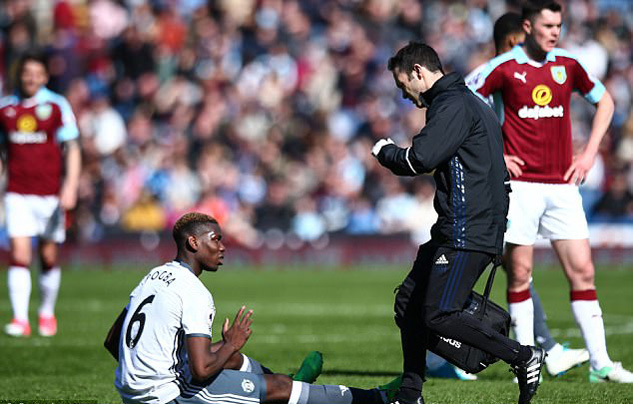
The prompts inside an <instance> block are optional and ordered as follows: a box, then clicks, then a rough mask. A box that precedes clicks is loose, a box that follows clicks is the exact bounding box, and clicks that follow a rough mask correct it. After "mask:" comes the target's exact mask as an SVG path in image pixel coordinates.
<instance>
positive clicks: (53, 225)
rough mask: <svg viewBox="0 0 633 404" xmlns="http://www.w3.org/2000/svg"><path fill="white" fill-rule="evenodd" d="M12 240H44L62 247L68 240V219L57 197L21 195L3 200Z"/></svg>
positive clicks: (8, 196)
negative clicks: (39, 238) (66, 224)
mask: <svg viewBox="0 0 633 404" xmlns="http://www.w3.org/2000/svg"><path fill="white" fill-rule="evenodd" d="M4 207H5V214H6V217H7V220H6V222H7V233H8V234H9V237H35V236H38V237H41V238H43V239H45V240H50V241H54V242H56V243H63V242H64V240H65V239H66V229H65V222H66V215H65V213H64V211H63V210H62V209H61V208H60V207H59V198H58V197H57V196H52V195H51V196H40V195H22V194H17V193H14V192H9V193H7V194H6V195H5V196H4Z"/></svg>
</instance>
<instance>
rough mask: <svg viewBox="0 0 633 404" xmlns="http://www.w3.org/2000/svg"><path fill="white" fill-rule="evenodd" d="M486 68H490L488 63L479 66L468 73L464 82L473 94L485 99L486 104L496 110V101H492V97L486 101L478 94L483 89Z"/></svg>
mask: <svg viewBox="0 0 633 404" xmlns="http://www.w3.org/2000/svg"><path fill="white" fill-rule="evenodd" d="M486 67H488V63H482V64H480V65H479V66H477V67H476V68H475V70H473V71H472V72H470V73H468V75H467V76H466V77H465V78H464V82H465V83H466V86H468V88H470V90H471V91H472V92H474V93H475V94H476V95H478V96H479V98H481V99H483V100H484V101H485V102H486V104H488V105H489V106H490V107H492V108H494V100H493V99H492V96H490V97H488V98H486V99H484V98H483V97H482V96H481V94H479V93H477V89H478V88H479V87H481V85H482V83H483V81H484V77H483V74H482V73H483V72H484V69H485V68H486Z"/></svg>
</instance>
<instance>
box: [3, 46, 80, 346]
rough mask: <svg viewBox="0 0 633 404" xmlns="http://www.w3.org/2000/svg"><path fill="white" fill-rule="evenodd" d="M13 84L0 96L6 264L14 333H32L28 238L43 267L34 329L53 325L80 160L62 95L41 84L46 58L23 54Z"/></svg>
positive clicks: (51, 331) (52, 330) (46, 332)
mask: <svg viewBox="0 0 633 404" xmlns="http://www.w3.org/2000/svg"><path fill="white" fill-rule="evenodd" d="M18 82H19V83H18V91H17V92H16V94H15V95H12V96H8V97H5V98H3V99H2V100H1V101H0V132H1V135H2V150H3V157H4V160H5V161H4V163H5V164H3V166H4V167H5V168H6V172H7V176H8V185H7V189H6V192H5V195H4V203H5V209H6V217H7V223H6V226H7V232H8V235H9V238H10V249H11V254H10V264H9V271H8V285H9V297H10V300H11V306H12V309H13V320H12V321H11V323H9V324H7V325H6V326H5V332H6V333H7V334H9V335H11V336H16V337H26V336H29V335H30V334H31V326H30V322H29V318H28V310H29V299H30V294H31V274H30V272H29V266H30V265H31V261H32V256H33V251H32V248H31V239H32V238H33V237H38V239H39V243H38V251H39V254H40V257H39V258H40V259H39V262H41V272H40V276H39V289H40V293H41V299H40V300H41V304H40V307H39V319H38V320H39V321H38V330H39V333H40V335H43V336H53V335H55V334H56V333H57V319H56V317H55V312H54V309H55V302H56V300H57V292H58V290H59V284H60V277H61V271H60V268H59V265H58V264H57V253H58V244H59V243H62V242H63V241H64V239H65V212H66V211H67V210H69V209H72V208H74V206H75V204H76V201H77V186H78V182H79V170H80V167H81V154H80V150H79V143H78V137H79V130H78V129H77V124H76V121H75V116H74V115H73V112H72V110H71V108H70V105H69V104H68V101H66V99H65V98H64V97H63V96H61V95H59V94H56V93H54V92H52V91H50V90H49V89H47V88H46V87H45V85H46V83H47V82H48V72H47V70H46V61H45V60H44V59H43V58H42V57H41V56H39V55H37V54H35V53H27V54H26V55H24V56H23V57H22V59H21V60H20V63H19V67H18Z"/></svg>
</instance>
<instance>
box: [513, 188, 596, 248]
mask: <svg viewBox="0 0 633 404" xmlns="http://www.w3.org/2000/svg"><path fill="white" fill-rule="evenodd" d="M511 186H512V192H511V193H510V210H509V212H508V228H507V230H506V234H505V241H506V243H512V244H517V245H533V244H534V242H535V241H536V239H537V237H539V236H540V237H542V238H546V239H550V240H582V239H587V238H589V228H588V226H587V218H586V217H585V211H584V210H583V208H582V197H581V196H580V192H579V191H578V187H577V186H576V185H572V184H543V183H536V182H525V181H511Z"/></svg>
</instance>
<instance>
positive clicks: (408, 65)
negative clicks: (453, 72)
mask: <svg viewBox="0 0 633 404" xmlns="http://www.w3.org/2000/svg"><path fill="white" fill-rule="evenodd" d="M416 63H417V64H419V65H420V66H424V67H426V68H427V69H429V71H431V72H437V71H440V72H442V74H443V73H444V70H442V62H440V57H439V56H437V52H435V50H434V49H433V48H431V47H430V46H429V45H427V44H425V43H422V42H415V41H411V42H409V44H408V45H406V46H405V47H403V48H401V49H400V50H399V51H398V52H397V53H396V54H395V55H394V56H392V57H391V58H390V59H389V62H388V63H387V68H388V69H389V70H390V71H392V72H393V71H394V70H395V69H398V70H400V71H404V72H407V74H410V73H411V71H412V70H413V66H414V65H415V64H416Z"/></svg>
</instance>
